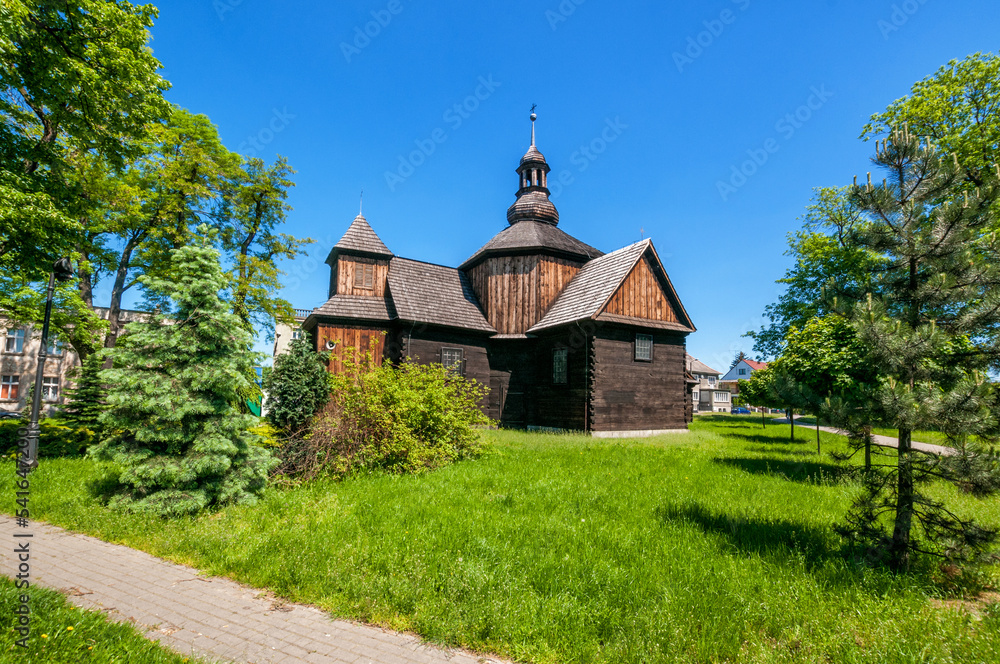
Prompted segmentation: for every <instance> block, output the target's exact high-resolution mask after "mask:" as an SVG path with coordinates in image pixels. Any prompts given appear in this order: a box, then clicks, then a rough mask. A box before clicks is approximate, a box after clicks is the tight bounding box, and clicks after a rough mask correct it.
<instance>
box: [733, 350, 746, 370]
mask: <svg viewBox="0 0 1000 664" xmlns="http://www.w3.org/2000/svg"><path fill="white" fill-rule="evenodd" d="M745 359H747V354H746V353H744V352H743V351H740V352H738V353H736V357H735V358H733V362H732V364H730V365H729V368H730V370H732V369H735V368H736V365H737V364H739V363H740V362H742V361H743V360H745Z"/></svg>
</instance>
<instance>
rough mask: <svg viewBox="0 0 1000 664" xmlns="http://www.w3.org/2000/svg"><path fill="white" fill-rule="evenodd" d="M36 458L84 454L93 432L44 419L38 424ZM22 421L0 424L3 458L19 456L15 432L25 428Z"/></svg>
mask: <svg viewBox="0 0 1000 664" xmlns="http://www.w3.org/2000/svg"><path fill="white" fill-rule="evenodd" d="M38 424H39V428H40V429H41V432H40V434H39V437H38V456H40V457H46V458H52V457H65V456H78V455H80V454H84V453H85V452H86V451H87V448H88V447H89V446H90V444H91V443H93V442H94V441H95V439H96V436H95V435H94V432H93V431H91V430H90V429H87V428H85V427H73V426H69V425H68V424H67V423H65V422H61V421H60V420H58V419H44V420H42V421H41V422H39V423H38ZM27 426H28V423H27V422H26V421H24V420H6V421H3V422H0V454H2V455H3V456H4V457H8V456H11V455H15V456H16V455H17V454H19V450H18V447H17V431H18V429H20V428H21V427H27Z"/></svg>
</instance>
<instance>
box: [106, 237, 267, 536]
mask: <svg viewBox="0 0 1000 664" xmlns="http://www.w3.org/2000/svg"><path fill="white" fill-rule="evenodd" d="M197 230H198V234H199V237H198V238H196V242H195V243H194V244H193V245H189V246H185V247H181V248H179V249H176V250H174V251H173V252H172V255H173V265H172V270H171V271H170V272H171V275H170V277H169V278H160V277H151V276H146V277H142V279H143V282H144V285H145V287H146V288H148V289H149V290H150V291H151V292H153V293H155V294H157V295H158V296H159V297H160V299H161V301H163V302H172V303H174V304H175V308H173V307H172V308H170V309H166V310H165V311H164V312H163V313H158V314H155V315H153V316H152V317H151V320H150V321H149V322H140V323H131V324H130V325H129V326H128V328H127V332H126V334H124V335H122V337H120V338H119V340H118V343H117V344H116V346H115V348H114V349H112V350H110V351H109V352H110V354H111V357H112V359H113V360H114V365H113V368H112V369H107V370H104V371H102V372H101V374H100V378H101V380H102V381H103V382H104V383H106V384H108V385H110V386H111V387H110V390H109V393H108V403H109V410H108V411H107V412H105V413H104V414H103V415H102V416H101V420H100V421H101V424H102V426H103V427H104V429H105V431H106V434H107V437H106V438H105V439H104V441H102V443H101V444H100V445H99V446H98V447H96V448H94V449H93V450H92V452H91V453H92V454H93V455H94V456H95V457H97V458H99V459H104V460H109V461H113V462H115V463H116V464H117V465H118V466H120V467H121V468H122V471H121V474H120V475H119V477H118V481H119V483H120V491H119V493H118V494H117V495H115V496H114V497H113V498H112V503H113V504H114V505H117V506H120V507H122V508H125V509H129V510H134V511H141V512H151V513H155V514H161V515H170V516H176V515H182V514H193V513H196V512H198V511H199V510H201V509H203V508H205V507H207V506H209V505H213V504H224V503H230V502H247V501H252V500H254V499H255V498H256V497H257V496H259V495H260V493H261V492H262V491H263V489H264V487H265V485H266V483H267V476H268V472H269V470H270V469H271V468H272V467H273V465H274V464H275V460H274V459H273V458H272V457H271V456H270V454H269V453H268V452H267V451H266V450H264V449H263V448H261V447H259V446H258V442H259V437H258V436H257V435H256V434H253V433H251V432H250V429H251V427H253V426H254V425H255V424H256V421H255V418H253V417H252V416H250V415H245V414H242V413H240V412H239V410H238V408H237V407H236V405H235V404H236V402H237V401H238V400H239V398H240V397H239V393H240V391H241V390H244V389H246V386H245V385H244V383H245V382H246V381H247V375H248V373H249V372H250V367H251V366H252V365H253V364H254V359H255V354H254V353H253V352H252V350H251V346H252V339H251V337H250V335H249V333H248V332H247V331H246V329H245V328H244V327H243V326H242V325H241V324H240V321H239V319H238V318H237V317H236V316H235V315H234V314H233V313H232V312H231V311H230V308H229V305H228V303H227V302H225V301H224V300H223V299H222V298H221V297H220V295H219V293H220V291H222V290H223V288H224V286H225V277H224V276H223V273H222V269H221V267H220V265H219V252H218V251H217V250H215V249H214V248H213V247H212V246H211V237H212V236H214V234H215V233H214V232H213V231H212V230H211V229H210V228H209V227H208V226H207V225H202V226H200V227H199V228H198V229H197Z"/></svg>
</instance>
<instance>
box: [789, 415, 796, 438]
mask: <svg viewBox="0 0 1000 664" xmlns="http://www.w3.org/2000/svg"><path fill="white" fill-rule="evenodd" d="M788 422H789V423H790V424H791V425H792V436H791V438H790V439H789V440H791V441H792V442H793V443H794V442H795V412H794V411H793V410H792V409H791V408H789V409H788Z"/></svg>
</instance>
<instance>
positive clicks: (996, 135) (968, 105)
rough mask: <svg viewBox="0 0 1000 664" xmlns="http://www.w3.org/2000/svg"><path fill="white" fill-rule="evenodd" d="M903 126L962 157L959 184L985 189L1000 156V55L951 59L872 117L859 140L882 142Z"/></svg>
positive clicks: (974, 55)
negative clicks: (984, 186)
mask: <svg viewBox="0 0 1000 664" xmlns="http://www.w3.org/2000/svg"><path fill="white" fill-rule="evenodd" d="M904 124H905V125H907V126H908V129H909V131H910V133H911V135H913V136H914V137H916V138H920V139H923V140H925V141H929V142H931V143H933V144H934V145H936V146H937V147H938V149H940V150H941V151H943V152H945V153H948V154H955V155H957V156H958V160H959V164H960V165H961V169H962V177H961V178H960V179H959V180H958V181H957V182H956V183H955V186H958V187H960V188H966V189H970V190H971V189H974V188H975V187H981V186H983V184H984V183H986V182H988V181H989V180H990V178H991V173H992V172H993V165H994V164H995V163H996V161H997V154H998V153H1000V56H997V55H995V54H993V53H985V54H984V53H974V54H972V55H970V56H968V57H967V58H965V59H963V60H952V61H950V62H949V63H948V64H947V65H946V66H944V67H941V68H940V69H939V70H938V71H937V72H935V73H934V74H933V75H931V76H928V77H927V78H925V79H923V80H921V81H918V82H917V83H915V84H914V85H913V88H912V90H911V91H910V94H909V95H907V96H906V97H903V98H902V99H898V100H896V101H894V102H893V103H891V104H890V105H889V107H888V108H887V109H886V110H885V111H883V112H882V113H878V114H876V115H873V116H872V117H871V121H870V122H869V123H868V124H867V125H865V127H864V129H863V130H862V134H861V137H862V138H864V139H866V140H867V139H872V138H878V137H881V136H883V135H884V134H886V133H887V132H889V131H892V130H894V129H896V128H898V127H902V126H903V125H904Z"/></svg>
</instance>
